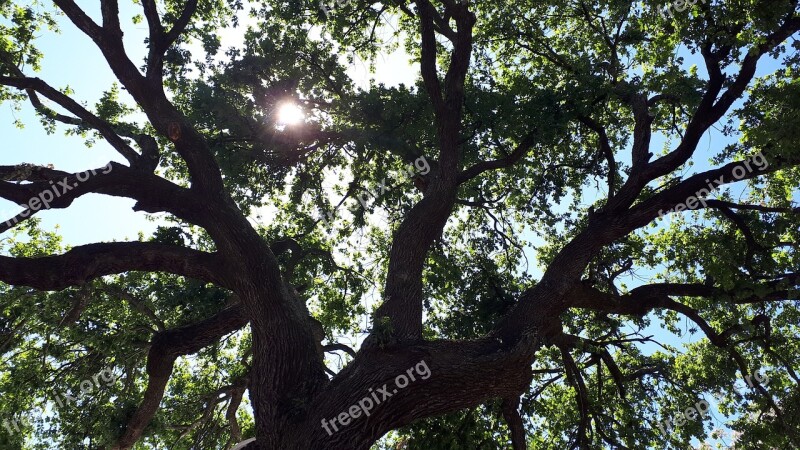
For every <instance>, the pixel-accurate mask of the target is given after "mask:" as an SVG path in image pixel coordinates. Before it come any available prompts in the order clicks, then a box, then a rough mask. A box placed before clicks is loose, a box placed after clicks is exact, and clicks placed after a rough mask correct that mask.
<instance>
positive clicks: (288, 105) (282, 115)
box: [277, 102, 306, 126]
mask: <svg viewBox="0 0 800 450" xmlns="http://www.w3.org/2000/svg"><path fill="white" fill-rule="evenodd" d="M305 118H306V115H305V113H304V112H303V109H302V108H300V106H298V105H297V104H296V103H292V102H285V103H282V104H281V105H280V106H278V121H277V125H278V126H287V125H297V124H298V123H300V122H302V121H303V119H305Z"/></svg>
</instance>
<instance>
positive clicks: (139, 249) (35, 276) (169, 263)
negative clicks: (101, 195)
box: [0, 242, 230, 291]
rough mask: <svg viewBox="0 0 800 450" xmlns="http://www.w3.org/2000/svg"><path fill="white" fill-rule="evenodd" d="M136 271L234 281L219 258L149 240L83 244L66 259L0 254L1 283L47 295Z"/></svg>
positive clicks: (67, 253)
mask: <svg viewBox="0 0 800 450" xmlns="http://www.w3.org/2000/svg"><path fill="white" fill-rule="evenodd" d="M131 271H146V272H165V273H171V274H175V275H181V276H185V277H189V278H194V279H197V280H201V281H206V282H209V283H214V284H217V285H219V286H227V285H229V281H230V280H229V279H228V278H227V277H228V275H227V270H226V268H225V266H224V264H222V262H221V260H220V259H219V257H218V256H217V255H216V254H213V253H204V252H200V251H197V250H192V249H189V248H184V247H177V246H174V245H165V244H156V243H149V242H113V243H105V244H89V245H82V246H79V247H75V248H73V249H71V250H69V251H68V252H66V253H64V254H63V255H54V256H44V257H39V258H13V257H9V256H0V281H2V282H4V283H7V284H11V285H21V286H30V287H33V288H35V289H39V290H43V291H58V290H62V289H65V288H67V287H70V286H79V285H81V284H83V283H86V282H87V281H90V280H93V279H96V278H100V277H102V276H105V275H114V274H118V273H124V272H131Z"/></svg>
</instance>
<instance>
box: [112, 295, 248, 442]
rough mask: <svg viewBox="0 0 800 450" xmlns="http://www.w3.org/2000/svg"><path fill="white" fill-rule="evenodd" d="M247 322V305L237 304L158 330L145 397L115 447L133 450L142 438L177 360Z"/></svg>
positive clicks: (149, 364) (150, 354) (149, 357)
mask: <svg viewBox="0 0 800 450" xmlns="http://www.w3.org/2000/svg"><path fill="white" fill-rule="evenodd" d="M247 322H248V319H247V317H246V315H245V312H244V310H243V308H242V307H241V305H238V304H237V305H235V306H232V307H230V308H226V309H224V310H222V311H220V312H219V313H217V314H216V315H214V316H212V317H210V318H208V319H206V320H203V321H200V322H197V323H194V324H191V325H186V326H183V327H180V328H175V329H171V330H166V331H163V332H159V333H157V334H156V335H155V336H154V338H153V341H152V344H151V346H150V351H149V352H148V354H147V376H148V382H147V389H146V390H145V393H144V397H143V398H142V401H141V402H140V403H139V407H138V408H137V410H136V412H135V413H134V414H133V416H132V417H131V418H130V419H129V420H128V423H127V425H126V428H125V432H124V433H123V435H122V436H121V437H120V438H119V439H118V440H117V443H116V445H115V446H114V447H112V450H129V449H131V448H133V446H134V444H136V442H137V441H138V440H139V438H141V436H142V433H143V432H144V430H145V428H146V427H147V425H148V424H149V423H150V421H151V420H152V419H153V416H155V414H156V412H157V411H158V407H159V405H160V404H161V400H162V399H163V398H164V392H165V390H166V387H167V384H168V382H169V379H170V377H171V376H172V370H173V367H174V363H175V361H176V360H177V359H178V358H179V357H181V356H185V355H191V354H194V353H197V352H198V351H200V350H201V349H203V348H204V347H207V346H209V345H211V344H213V343H215V342H217V341H219V339H221V338H222V337H224V336H225V335H228V334H230V333H233V332H234V331H236V330H239V329H241V328H242V327H244V326H245V325H247ZM243 391H244V389H243V388H242V392H243ZM234 414H235V411H234Z"/></svg>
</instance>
